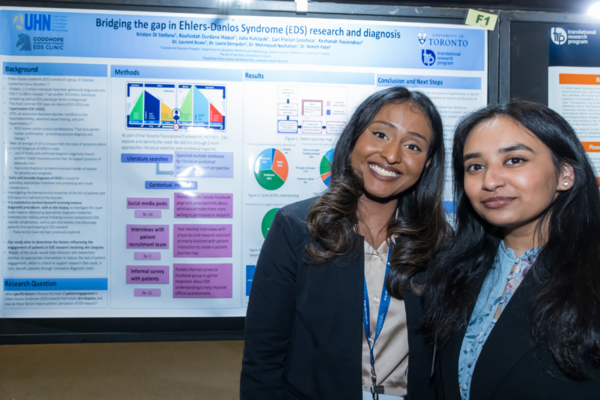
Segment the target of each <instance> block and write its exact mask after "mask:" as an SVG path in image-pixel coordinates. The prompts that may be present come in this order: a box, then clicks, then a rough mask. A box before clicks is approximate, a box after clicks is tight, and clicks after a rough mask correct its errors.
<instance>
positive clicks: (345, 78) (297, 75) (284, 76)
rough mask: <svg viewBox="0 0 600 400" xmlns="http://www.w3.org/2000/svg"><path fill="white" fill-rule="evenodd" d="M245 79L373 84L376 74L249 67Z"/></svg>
mask: <svg viewBox="0 0 600 400" xmlns="http://www.w3.org/2000/svg"><path fill="white" fill-rule="evenodd" d="M244 80H245V81H250V82H306V83H340V84H346V85H348V84H349V85H373V83H374V82H375V74H367V73H354V72H324V71H273V70H268V69H266V70H265V69H247V70H245V71H244Z"/></svg>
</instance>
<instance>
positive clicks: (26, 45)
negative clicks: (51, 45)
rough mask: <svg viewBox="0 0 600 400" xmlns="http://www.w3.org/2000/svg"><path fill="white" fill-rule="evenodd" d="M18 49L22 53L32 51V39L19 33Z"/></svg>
mask: <svg viewBox="0 0 600 400" xmlns="http://www.w3.org/2000/svg"><path fill="white" fill-rule="evenodd" d="M17 48H18V49H19V50H21V51H31V38H30V37H29V35H27V34H25V33H19V39H18V40H17Z"/></svg>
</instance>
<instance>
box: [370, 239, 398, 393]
mask: <svg viewBox="0 0 600 400" xmlns="http://www.w3.org/2000/svg"><path fill="white" fill-rule="evenodd" d="M393 249H394V243H393V242H392V241H390V250H389V251H388V259H387V264H386V266H385V276H384V278H383V289H381V303H379V313H378V314H377V326H376V328H375V337H374V338H373V339H371V313H370V309H369V291H368V290H367V278H366V277H365V278H364V282H365V289H364V300H363V325H364V327H365V335H366V336H367V343H368V344H369V352H370V362H371V382H372V383H373V385H372V386H371V393H372V394H373V399H374V400H378V399H379V395H380V394H384V388H383V385H379V386H378V385H377V374H376V373H375V353H374V351H375V342H377V339H378V338H379V335H380V334H381V330H382V329H383V323H384V322H385V317H386V316H387V313H388V309H389V308H390V300H391V297H390V295H389V293H388V291H387V289H386V288H385V279H386V278H387V275H388V272H390V260H391V258H392V250H393Z"/></svg>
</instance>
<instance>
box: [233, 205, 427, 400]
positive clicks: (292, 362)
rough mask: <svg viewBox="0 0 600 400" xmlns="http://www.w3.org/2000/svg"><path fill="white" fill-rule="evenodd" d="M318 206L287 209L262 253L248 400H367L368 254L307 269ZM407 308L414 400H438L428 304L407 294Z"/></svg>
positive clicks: (250, 333) (251, 324)
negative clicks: (426, 336) (419, 328)
mask: <svg viewBox="0 0 600 400" xmlns="http://www.w3.org/2000/svg"><path fill="white" fill-rule="evenodd" d="M313 201H314V199H310V200H306V201H301V202H298V203H295V204H292V205H289V206H287V207H284V208H282V209H280V210H279V211H278V212H277V214H276V216H275V220H274V221H273V224H272V225H271V229H270V230H269V234H268V235H267V239H266V240H265V243H264V245H263V247H262V250H261V253H260V256H259V259H258V264H257V267H256V272H255V274H254V279H253V282H252V290H251V294H250V300H249V304H248V312H247V315H246V328H245V329H246V337H245V340H246V343H245V346H244V358H243V361H242V375H241V385H240V398H241V399H242V400H266V399H268V400H279V399H310V400H319V399H324V400H325V399H327V400H330V399H344V400H361V399H362V335H363V324H362V301H363V288H364V285H363V282H364V278H363V277H364V248H363V246H362V245H361V247H360V249H358V250H357V251H356V252H354V253H352V254H350V255H348V256H346V257H343V258H339V259H336V260H334V261H331V262H327V263H324V264H323V265H320V266H309V265H307V264H306V263H305V258H304V257H305V246H306V244H307V243H309V242H310V241H311V240H312V238H311V237H310V235H309V233H308V228H307V224H306V219H307V215H308V212H309V210H310V206H311V204H312V202H313ZM405 307H406V314H407V319H408V340H409V349H410V356H409V357H410V358H409V373H408V385H409V386H408V391H409V396H410V397H411V398H415V399H427V398H431V395H432V393H433V386H430V385H429V382H430V372H429V371H427V372H424V371H425V369H427V368H430V367H431V362H432V349H431V348H430V347H428V346H427V345H426V344H425V343H424V342H423V340H422V339H421V338H420V337H419V336H418V335H417V334H416V332H415V327H416V324H417V323H418V320H419V318H420V315H421V305H420V299H419V298H418V297H417V296H415V295H414V294H412V293H407V294H406V298H405ZM419 362H422V363H423V364H425V365H426V367H422V366H420V365H419ZM413 371H414V373H413ZM422 379H424V383H422V382H421V383H420V382H419V380H422ZM422 393H425V394H422Z"/></svg>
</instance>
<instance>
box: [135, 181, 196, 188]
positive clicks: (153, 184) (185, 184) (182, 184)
mask: <svg viewBox="0 0 600 400" xmlns="http://www.w3.org/2000/svg"><path fill="white" fill-rule="evenodd" d="M146 189H171V190H173V189H185V190H195V189H198V182H190V181H146Z"/></svg>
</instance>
